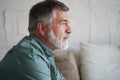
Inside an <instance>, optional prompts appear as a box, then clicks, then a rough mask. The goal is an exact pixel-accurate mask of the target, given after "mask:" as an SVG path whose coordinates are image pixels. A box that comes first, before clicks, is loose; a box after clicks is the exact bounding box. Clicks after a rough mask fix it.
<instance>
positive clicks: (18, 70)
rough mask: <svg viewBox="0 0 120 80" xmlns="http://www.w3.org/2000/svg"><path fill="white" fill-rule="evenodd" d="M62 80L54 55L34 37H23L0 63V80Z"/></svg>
mask: <svg viewBox="0 0 120 80" xmlns="http://www.w3.org/2000/svg"><path fill="white" fill-rule="evenodd" d="M2 79H3V80H64V78H63V76H62V75H61V73H60V72H59V70H58V69H57V68H56V65H55V62H54V54H53V52H52V50H51V49H49V48H48V47H47V46H46V45H45V44H43V42H41V41H40V40H39V39H38V38H37V37H36V36H35V35H33V34H30V35H29V36H26V37H24V38H23V39H22V40H21V41H20V42H19V43H18V44H17V45H16V46H14V47H13V48H12V49H10V50H9V51H8V53H7V54H6V56H5V57H4V59H3V60H2V61H1V62H0V80H2Z"/></svg>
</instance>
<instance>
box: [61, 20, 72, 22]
mask: <svg viewBox="0 0 120 80" xmlns="http://www.w3.org/2000/svg"><path fill="white" fill-rule="evenodd" d="M60 22H68V23H70V21H68V20H60Z"/></svg>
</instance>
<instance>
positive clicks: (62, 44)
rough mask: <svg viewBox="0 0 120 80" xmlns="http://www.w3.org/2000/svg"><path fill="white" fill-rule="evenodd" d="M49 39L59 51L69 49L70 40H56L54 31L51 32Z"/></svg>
mask: <svg viewBox="0 0 120 80" xmlns="http://www.w3.org/2000/svg"><path fill="white" fill-rule="evenodd" d="M48 38H49V41H50V42H51V44H52V45H54V46H55V47H57V48H59V49H67V48H68V47H69V44H68V40H65V41H64V42H63V38H60V39H58V38H55V35H54V33H53V31H51V30H50V32H49V33H48Z"/></svg>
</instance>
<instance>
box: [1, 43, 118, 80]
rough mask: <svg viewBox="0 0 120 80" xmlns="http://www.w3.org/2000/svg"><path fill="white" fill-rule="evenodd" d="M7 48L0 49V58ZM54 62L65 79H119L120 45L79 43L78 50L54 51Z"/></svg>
mask: <svg viewBox="0 0 120 80" xmlns="http://www.w3.org/2000/svg"><path fill="white" fill-rule="evenodd" d="M6 52H7V49H2V50H0V60H2V58H3V57H4V55H5V53H6ZM54 53H55V63H56V66H57V67H58V69H59V70H60V72H61V73H62V74H63V76H64V77H65V79H66V80H120V46H119V45H105V44H101V45H100V44H92V43H88V42H81V43H80V51H79V52H78V53H76V52H75V50H67V51H55V52H54Z"/></svg>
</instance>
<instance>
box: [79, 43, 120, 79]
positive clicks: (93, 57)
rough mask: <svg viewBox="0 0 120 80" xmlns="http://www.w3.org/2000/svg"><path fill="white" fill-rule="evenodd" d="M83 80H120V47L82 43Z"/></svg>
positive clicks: (81, 64)
mask: <svg viewBox="0 0 120 80" xmlns="http://www.w3.org/2000/svg"><path fill="white" fill-rule="evenodd" d="M80 46H81V47H80V48H81V50H80V71H81V77H82V80H120V47H118V46H115V45H95V44H90V43H81V45H80Z"/></svg>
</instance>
